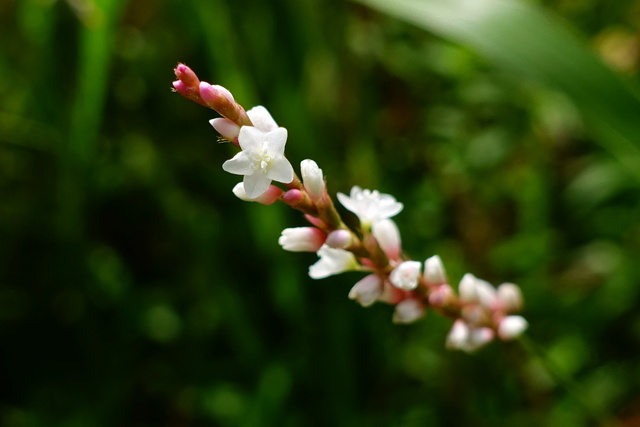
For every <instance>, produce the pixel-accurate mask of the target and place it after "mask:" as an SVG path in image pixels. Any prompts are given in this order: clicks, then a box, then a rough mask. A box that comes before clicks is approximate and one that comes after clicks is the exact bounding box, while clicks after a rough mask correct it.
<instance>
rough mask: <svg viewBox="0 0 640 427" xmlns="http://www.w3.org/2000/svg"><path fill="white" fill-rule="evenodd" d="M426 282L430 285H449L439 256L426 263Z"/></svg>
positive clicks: (428, 259)
mask: <svg viewBox="0 0 640 427" xmlns="http://www.w3.org/2000/svg"><path fill="white" fill-rule="evenodd" d="M424 281H425V282H427V283H428V284H430V285H442V284H443V283H447V276H446V274H445V272H444V266H443V265H442V260H441V259H440V257H439V256H438V255H434V256H432V257H430V258H427V259H426V260H425V262H424Z"/></svg>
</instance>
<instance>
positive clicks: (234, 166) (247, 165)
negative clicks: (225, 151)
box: [222, 151, 254, 175]
mask: <svg viewBox="0 0 640 427" xmlns="http://www.w3.org/2000/svg"><path fill="white" fill-rule="evenodd" d="M251 165H252V162H251V159H249V156H247V154H246V153H245V152H244V151H241V152H239V153H237V154H236V155H235V156H233V158H231V159H229V160H227V161H226V162H224V163H223V164H222V169H224V170H225V171H226V172H229V173H232V174H235V175H247V174H251V173H253V171H254V169H253V167H252V166H251Z"/></svg>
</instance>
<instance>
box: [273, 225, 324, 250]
mask: <svg viewBox="0 0 640 427" xmlns="http://www.w3.org/2000/svg"><path fill="white" fill-rule="evenodd" d="M326 238H327V235H326V233H325V232H323V231H322V230H320V229H318V228H315V227H294V228H285V229H284V230H282V234H281V235H280V238H279V239H278V244H279V245H280V246H282V249H284V250H285V251H291V252H316V251H317V250H318V249H320V248H321V247H322V245H323V244H324V241H325V239H326Z"/></svg>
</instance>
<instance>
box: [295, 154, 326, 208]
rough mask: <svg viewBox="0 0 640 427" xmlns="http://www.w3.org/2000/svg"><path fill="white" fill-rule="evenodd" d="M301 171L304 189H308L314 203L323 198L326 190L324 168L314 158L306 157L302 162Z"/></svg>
mask: <svg viewBox="0 0 640 427" xmlns="http://www.w3.org/2000/svg"><path fill="white" fill-rule="evenodd" d="M300 172H301V174H302V183H303V184H304V189H305V190H306V191H307V194H308V195H309V198H310V199H311V200H312V201H313V202H314V203H317V202H319V201H320V200H322V197H323V196H324V194H325V191H326V185H325V183H324V176H323V175H322V169H320V168H319V167H318V165H317V164H316V162H314V161H313V160H310V159H306V160H303V161H302V162H300Z"/></svg>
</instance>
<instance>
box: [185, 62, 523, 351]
mask: <svg viewBox="0 0 640 427" xmlns="http://www.w3.org/2000/svg"><path fill="white" fill-rule="evenodd" d="M175 74H176V77H177V78H178V80H176V81H174V82H173V87H174V88H175V91H176V92H178V93H180V94H181V95H182V96H184V97H185V98H188V99H190V100H192V101H194V102H196V103H198V104H200V105H202V106H205V107H208V108H211V109H213V110H215V111H217V112H218V113H219V114H220V115H221V116H222V117H219V118H215V119H213V120H211V121H210V123H211V125H212V126H213V127H214V129H215V130H216V131H218V133H220V135H221V137H222V138H223V139H224V140H227V141H229V142H231V143H232V144H233V145H235V146H236V147H238V148H239V149H240V152H239V153H237V154H236V155H235V156H234V157H233V158H232V159H229V160H227V161H226V162H224V163H223V165H222V168H223V169H224V170H225V171H227V172H229V173H232V174H235V175H242V177H243V178H242V182H241V183H239V184H237V185H236V186H235V187H234V189H233V193H234V194H235V195H236V196H237V197H238V198H240V199H241V200H245V201H253V202H258V203H262V204H265V205H270V204H272V203H275V202H282V203H285V204H287V205H288V206H290V207H292V208H294V209H297V210H299V211H301V212H302V213H303V214H304V217H305V218H306V219H307V221H308V222H309V226H307V227H296V228H287V229H285V230H283V231H282V235H281V236H280V238H279V240H278V243H279V244H280V245H281V246H282V248H283V249H285V250H288V251H293V252H300V251H303V252H316V253H317V255H318V257H319V260H318V261H317V262H316V263H315V264H313V265H312V266H310V267H309V276H310V277H311V278H313V279H322V278H325V277H328V276H332V275H334V274H338V273H342V272H345V271H362V272H365V273H367V275H366V276H364V277H363V278H362V279H361V280H360V281H359V282H357V283H356V284H355V285H354V286H353V288H351V291H350V292H349V298H351V299H353V300H355V301H356V302H357V303H359V304H360V305H362V306H364V307H368V306H370V305H372V304H373V303H375V302H384V303H387V304H391V305H393V306H395V310H394V313H393V321H394V322H396V323H411V322H414V321H416V320H418V319H420V318H421V317H422V316H424V314H425V312H426V310H427V309H431V310H432V311H434V312H437V313H440V314H441V315H444V316H447V317H449V318H451V319H453V326H452V327H451V331H450V332H449V334H448V336H447V340H446V344H447V347H448V348H451V349H460V350H464V351H467V352H471V351H474V350H477V349H478V348H480V347H482V346H483V345H485V344H487V343H489V342H490V341H492V340H493V339H494V338H496V337H497V338H500V339H502V340H512V339H514V338H517V337H518V336H520V334H522V332H524V330H525V329H526V328H527V321H526V320H525V319H524V318H523V317H522V316H519V315H516V314H515V313H517V312H519V311H520V309H521V308H522V295H521V293H520V289H519V288H518V286H516V285H514V284H512V283H503V284H502V285H500V286H498V287H497V288H495V287H493V286H492V285H491V284H490V283H488V282H486V281H484V280H481V279H478V278H476V277H475V276H473V275H472V274H466V275H465V276H464V277H463V278H462V280H461V281H460V284H459V285H458V293H457V294H456V292H455V291H454V289H453V287H452V286H451V285H450V284H449V283H448V280H447V276H446V274H445V269H444V266H443V265H442V261H441V259H440V257H439V256H438V255H433V256H431V257H429V258H427V259H426V260H425V261H424V263H422V262H419V261H414V260H411V259H409V258H407V256H406V255H405V253H404V252H403V251H402V243H401V238H400V233H399V231H398V227H397V226H396V224H395V222H394V221H393V220H392V219H391V218H392V217H394V216H395V215H397V214H399V213H400V212H401V211H402V209H403V207H404V206H403V205H402V203H400V202H398V201H397V200H396V199H395V198H394V197H393V196H391V195H389V194H383V193H380V192H378V191H377V190H367V189H362V188H360V187H358V186H354V187H353V188H352V189H351V191H350V193H349V194H348V195H347V194H342V193H338V194H337V198H338V201H339V202H340V203H341V204H342V206H344V207H345V208H346V209H347V210H349V211H351V212H353V213H354V214H355V215H356V216H357V217H358V219H359V227H358V228H357V229H351V228H349V227H348V226H347V225H346V224H345V223H344V222H343V220H342V218H341V217H340V214H339V213H338V211H337V210H336V208H335V206H334V201H333V199H332V198H331V196H330V195H329V193H328V192H327V186H326V182H325V178H324V176H323V173H322V169H320V168H319V167H318V165H317V164H316V162H314V161H313V160H309V159H307V160H303V161H302V162H301V164H300V174H301V176H302V179H300V178H299V177H298V175H297V174H296V173H295V171H294V169H293V167H292V165H291V163H290V162H289V160H288V159H287V158H286V156H285V153H284V149H285V144H286V142H287V130H286V129H285V128H283V127H279V126H278V125H277V124H276V122H275V120H274V119H273V118H272V117H271V114H269V112H268V111H267V109H266V108H264V107H262V106H257V107H253V108H252V109H250V110H249V111H245V110H244V108H243V107H242V106H241V105H240V104H238V103H237V102H236V101H235V99H234V97H233V95H232V94H231V92H229V91H228V90H227V89H225V88H223V87H222V86H218V85H211V84H209V83H206V82H202V81H200V80H199V79H198V77H197V76H196V74H195V73H194V72H193V71H192V70H191V69H190V68H189V67H187V66H186V65H184V64H178V66H177V67H176V69H175ZM274 181H275V182H278V183H281V184H282V185H281V186H278V185H274V184H273V182H274Z"/></svg>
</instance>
